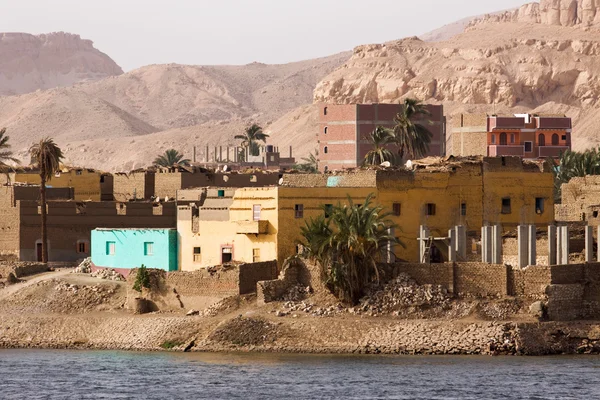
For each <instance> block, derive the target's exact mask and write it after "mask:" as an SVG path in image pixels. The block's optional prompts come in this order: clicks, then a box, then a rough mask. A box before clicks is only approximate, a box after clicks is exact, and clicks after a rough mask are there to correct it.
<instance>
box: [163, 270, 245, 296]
mask: <svg viewBox="0 0 600 400" xmlns="http://www.w3.org/2000/svg"><path fill="white" fill-rule="evenodd" d="M167 284H168V285H169V286H171V287H174V288H175V289H176V290H177V293H179V294H180V295H182V296H235V295H237V294H239V269H238V268H237V267H233V268H231V269H228V270H223V269H221V270H217V271H214V272H209V271H208V270H206V269H203V270H198V271H191V272H184V271H175V272H169V273H168V274H167Z"/></svg>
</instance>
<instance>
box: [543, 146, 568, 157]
mask: <svg viewBox="0 0 600 400" xmlns="http://www.w3.org/2000/svg"><path fill="white" fill-rule="evenodd" d="M538 149H539V150H540V151H539V154H540V157H541V158H546V157H559V156H560V154H561V153H564V152H565V151H567V150H569V146H541V147H538Z"/></svg>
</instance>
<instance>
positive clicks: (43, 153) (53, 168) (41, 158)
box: [29, 138, 63, 263]
mask: <svg viewBox="0 0 600 400" xmlns="http://www.w3.org/2000/svg"><path fill="white" fill-rule="evenodd" d="M29 153H30V154H31V159H32V160H33V161H34V162H35V163H36V164H37V167H38V168H39V170H40V200H41V208H42V262H43V263H47V262H48V229H47V226H46V219H47V215H46V182H47V181H49V180H51V179H52V176H54V174H56V173H57V172H59V171H60V161H61V160H62V158H63V153H62V150H61V149H60V147H58V146H57V145H56V143H54V140H53V139H51V138H44V139H42V140H40V141H39V143H36V144H34V145H33V146H31V147H30V148H29Z"/></svg>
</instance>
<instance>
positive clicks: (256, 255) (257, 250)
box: [252, 249, 260, 262]
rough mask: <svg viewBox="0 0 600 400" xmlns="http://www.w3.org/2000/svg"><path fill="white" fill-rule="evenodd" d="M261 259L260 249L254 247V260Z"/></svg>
mask: <svg viewBox="0 0 600 400" xmlns="http://www.w3.org/2000/svg"><path fill="white" fill-rule="evenodd" d="M259 261H260V249H252V262H259Z"/></svg>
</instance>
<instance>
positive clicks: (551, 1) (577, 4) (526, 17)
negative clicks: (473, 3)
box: [471, 0, 600, 27]
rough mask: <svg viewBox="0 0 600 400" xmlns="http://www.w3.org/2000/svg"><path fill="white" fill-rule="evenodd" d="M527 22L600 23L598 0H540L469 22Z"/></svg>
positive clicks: (575, 24) (599, 2)
mask: <svg viewBox="0 0 600 400" xmlns="http://www.w3.org/2000/svg"><path fill="white" fill-rule="evenodd" d="M490 21H491V22H529V23H538V24H545V25H557V26H578V25H580V26H584V27H586V26H591V25H596V24H600V0H541V1H540V2H539V3H529V4H525V5H524V6H522V7H520V8H518V9H516V10H511V11H506V12H504V13H501V14H494V15H486V16H484V17H482V18H480V19H478V20H475V21H473V22H472V23H471V24H472V25H476V24H480V23H486V22H490Z"/></svg>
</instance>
